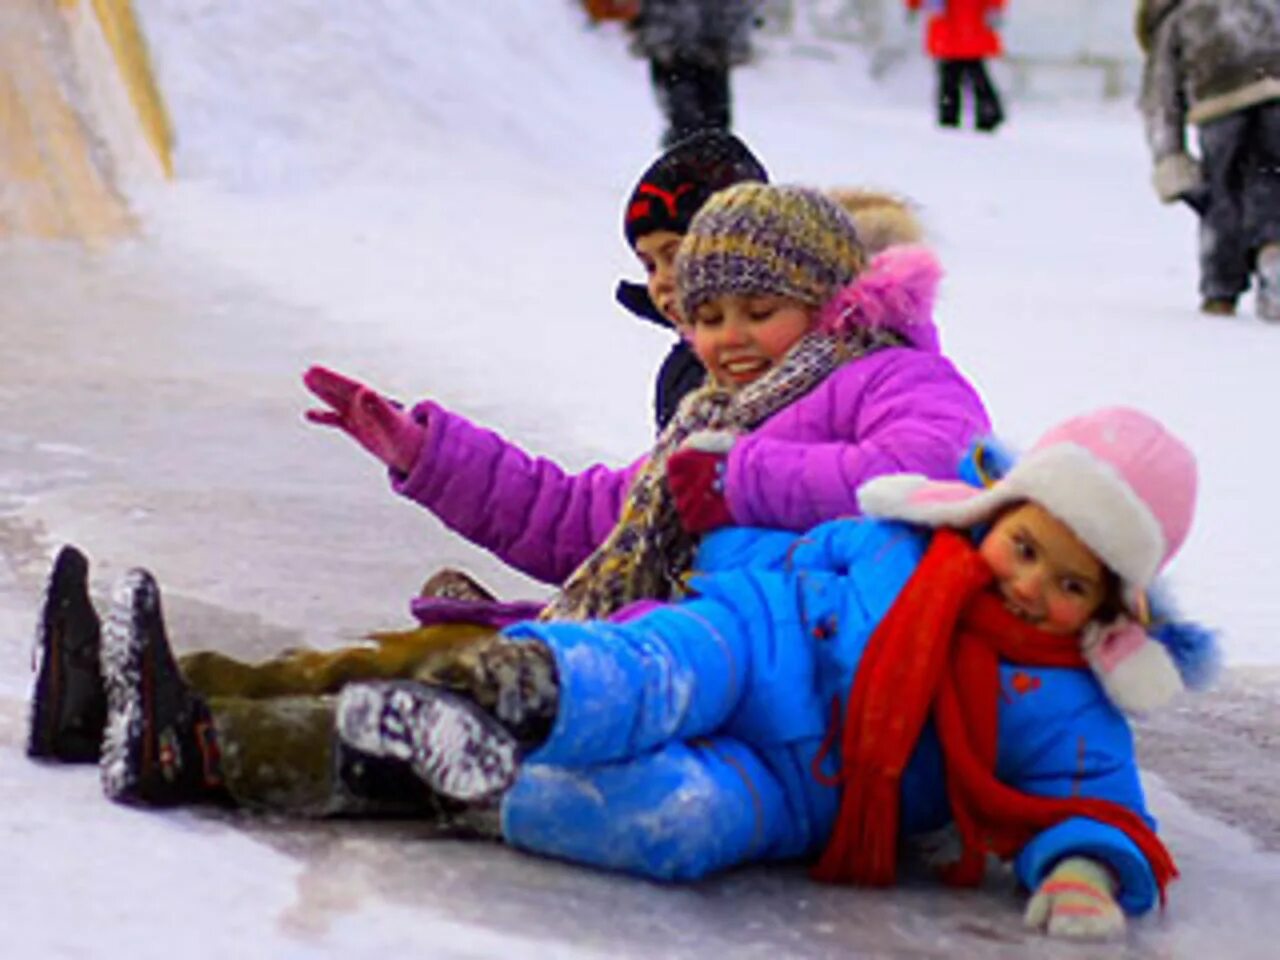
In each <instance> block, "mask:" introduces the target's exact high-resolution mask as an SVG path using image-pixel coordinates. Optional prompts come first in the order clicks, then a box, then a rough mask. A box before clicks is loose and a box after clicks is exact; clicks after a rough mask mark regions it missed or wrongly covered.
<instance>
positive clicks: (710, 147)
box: [616, 130, 769, 431]
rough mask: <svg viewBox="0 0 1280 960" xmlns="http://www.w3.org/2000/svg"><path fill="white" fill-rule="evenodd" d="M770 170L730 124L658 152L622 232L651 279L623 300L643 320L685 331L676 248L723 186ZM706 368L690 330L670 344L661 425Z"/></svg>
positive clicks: (625, 286) (657, 390) (660, 384)
mask: <svg viewBox="0 0 1280 960" xmlns="http://www.w3.org/2000/svg"><path fill="white" fill-rule="evenodd" d="M768 180H769V175H768V173H767V172H766V171H765V168H764V166H763V165H762V164H761V163H760V161H759V160H758V159H757V158H756V156H755V155H754V154H753V153H752V152H751V151H750V150H749V149H748V148H747V146H746V144H744V143H743V142H742V141H741V140H739V139H738V138H737V137H735V136H734V135H733V134H731V133H728V132H727V131H723V130H704V131H702V132H700V133H695V134H693V135H692V136H690V137H686V138H685V139H684V140H681V141H680V142H679V143H677V144H675V145H673V146H672V147H671V148H670V149H668V150H667V151H666V152H665V153H664V154H662V156H660V157H658V159H657V160H655V161H654V162H653V163H652V164H651V165H650V166H649V168H648V169H647V170H645V172H644V173H643V174H641V175H640V180H639V182H638V183H636V186H635V189H634V190H632V191H631V196H630V197H629V198H628V199H627V206H626V211H625V213H624V215H623V233H624V234H625V235H626V238H627V243H628V244H629V245H630V246H631V249H632V250H634V251H635V253H636V256H637V257H639V258H640V262H641V264H643V266H644V270H645V274H646V275H647V278H648V279H647V281H646V283H644V284H640V283H633V282H630V281H627V280H624V281H622V282H620V283H619V284H618V289H617V293H616V296H617V300H618V302H619V303H620V304H622V306H624V307H626V308H627V309H628V310H630V311H631V312H632V313H633V314H635V315H636V316H637V317H640V318H641V319H642V320H648V321H649V322H651V323H656V324H657V325H658V326H660V327H666V328H668V329H674V330H677V331H679V327H680V320H679V314H678V310H677V306H676V295H675V271H674V269H673V267H674V263H675V252H676V248H677V247H678V246H679V245H680V238H681V237H683V236H684V234H685V232H686V231H687V230H688V229H689V221H690V220H692V219H693V215H694V214H695V213H697V212H698V209H699V208H700V207H701V206H702V204H703V203H704V202H705V201H706V199H707V198H708V197H710V196H711V195H712V194H713V193H715V192H716V191H717V190H721V189H723V188H725V187H728V186H731V185H733V184H735V183H741V182H743V181H757V182H760V183H767V182H768ZM705 375H706V371H705V370H703V368H702V364H701V363H700V362H698V358H697V357H696V356H695V355H694V353H693V350H692V349H690V347H689V344H688V343H687V342H686V340H685V338H684V337H683V336H681V337H680V339H679V340H678V341H677V342H676V343H675V344H674V345H673V346H672V347H671V351H670V352H669V353H668V354H667V356H666V359H665V360H663V361H662V366H661V368H659V370H658V376H657V380H656V383H655V384H654V398H653V412H654V420H655V423H656V425H657V428H658V430H659V431H661V430H662V429H663V428H664V427H665V426H666V425H667V422H668V421H669V420H670V419H671V416H672V414H673V413H675V410H676V407H678V406H679V405H680V401H681V400H682V399H683V398H684V395H685V394H687V393H688V392H689V391H691V390H696V389H697V388H698V387H700V386H702V382H703V380H704V378H705Z"/></svg>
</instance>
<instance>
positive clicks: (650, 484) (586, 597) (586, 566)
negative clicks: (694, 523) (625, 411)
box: [539, 328, 902, 620]
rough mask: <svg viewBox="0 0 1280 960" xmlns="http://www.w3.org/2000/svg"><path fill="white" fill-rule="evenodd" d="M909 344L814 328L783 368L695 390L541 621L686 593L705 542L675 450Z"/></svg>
mask: <svg viewBox="0 0 1280 960" xmlns="http://www.w3.org/2000/svg"><path fill="white" fill-rule="evenodd" d="M901 343H902V340H901V338H900V336H899V335H898V334H896V333H891V332H887V331H880V330H867V329H863V328H858V329H855V330H853V331H851V332H849V333H846V334H842V335H840V336H839V337H834V336H832V335H831V334H827V333H811V334H809V335H808V336H806V337H804V338H803V339H802V340H800V342H799V343H797V344H796V345H795V346H794V347H792V348H791V350H790V351H789V352H788V353H787V355H786V356H785V357H783V358H782V360H781V361H780V362H779V363H778V365H777V366H776V367H774V368H773V369H771V370H770V371H769V372H768V373H766V374H765V375H764V376H762V377H761V378H760V379H758V380H756V381H754V382H752V383H749V384H747V385H746V386H745V387H743V388H742V389H741V390H737V391H730V390H726V389H724V388H723V387H717V386H714V385H711V384H708V385H707V386H704V387H701V388H699V389H698V390H695V391H693V392H692V393H690V394H689V395H688V396H687V397H685V399H684V400H683V401H681V403H680V406H679V408H678V409H677V411H676V414H675V416H674V417H672V418H671V422H670V423H669V424H668V425H667V428H666V429H665V430H664V431H663V432H662V434H661V435H660V436H659V437H658V440H657V443H656V445H655V446H654V448H653V453H652V454H650V456H649V459H648V460H647V461H646V462H645V464H644V466H642V467H641V468H640V471H639V473H637V474H636V478H635V481H634V482H633V483H632V485H631V490H630V491H629V492H628V494H627V499H626V502H625V503H624V504H623V506H622V515H621V516H620V517H619V519H618V523H617V526H615V527H614V528H613V531H612V532H611V533H610V534H609V536H608V537H607V538H606V539H605V541H604V543H602V544H601V545H600V546H599V547H597V548H596V550H595V552H594V553H592V554H591V556H589V557H588V558H587V559H586V560H585V561H583V563H582V564H581V565H580V566H579V567H578V569H577V570H575V571H574V572H573V573H572V574H570V576H569V578H568V579H567V580H565V582H564V585H563V586H562V588H561V590H560V593H559V594H558V595H557V596H556V598H555V599H554V600H552V601H551V603H549V604H548V605H547V606H546V608H545V609H543V611H542V613H541V614H540V617H539V619H542V620H591V619H602V618H605V617H608V616H610V615H611V614H613V613H616V612H617V611H619V610H621V609H622V608H623V607H625V606H627V605H628V604H630V603H633V602H635V601H636V600H671V599H675V598H677V597H680V596H682V595H683V594H684V590H685V588H684V577H685V574H687V573H688V571H689V569H690V567H691V565H692V562H693V556H694V552H695V551H696V549H697V545H698V541H697V538H696V537H694V536H692V535H690V534H688V533H686V532H685V530H684V528H683V527H682V526H681V525H680V517H679V515H678V514H677V513H676V508H675V502H674V501H673V499H672V497H671V493H670V491H669V490H668V489H667V459H668V458H669V457H670V456H671V454H672V453H674V452H675V451H676V450H677V449H679V447H680V445H681V444H682V443H684V441H685V440H687V439H688V438H689V436H690V435H691V434H694V433H696V432H698V431H700V430H730V431H735V432H738V433H746V432H749V431H751V430H753V429H755V428H756V427H757V426H759V425H760V424H761V423H762V422H763V421H765V420H767V419H768V418H769V417H771V416H772V415H773V414H775V413H777V412H778V411H779V410H782V409H783V408H784V407H786V406H788V405H789V404H791V403H793V402H795V401H796V400H798V399H799V398H800V397H802V396H804V395H805V394H806V393H808V392H809V391H810V390H812V389H813V388H814V387H816V386H818V384H820V383H822V381H823V380H825V379H826V378H827V377H828V376H830V375H831V373H832V372H833V371H834V370H836V369H837V368H838V367H839V366H841V365H842V364H844V363H847V362H849V361H850V360H853V359H856V358H857V357H861V356H865V355H866V354H868V353H872V352H874V351H875V350H879V349H881V348H883V347H889V346H897V345H900V344H901Z"/></svg>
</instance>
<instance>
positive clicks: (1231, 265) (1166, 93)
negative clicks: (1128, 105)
mask: <svg viewBox="0 0 1280 960" xmlns="http://www.w3.org/2000/svg"><path fill="white" fill-rule="evenodd" d="M1137 32H1138V42H1139V43H1140V44H1141V45H1142V48H1143V50H1144V51H1145V52H1146V55H1147V60H1146V68H1145V71H1144V73H1143V84H1142V100H1141V104H1142V113H1143V119H1144V121H1145V123H1146V132H1147V142H1148V144H1149V146H1150V148H1151V154H1152V159H1153V161H1154V163H1155V170H1154V173H1153V181H1154V184H1155V188H1156V192H1157V194H1159V196H1160V199H1161V200H1163V201H1164V202H1165V203H1173V202H1175V201H1178V200H1182V201H1184V202H1186V203H1188V204H1189V205H1190V206H1192V207H1193V208H1195V209H1196V210H1197V212H1199V214H1200V294H1201V296H1202V297H1203V300H1202V301H1201V310H1202V311H1203V312H1205V313H1209V314H1218V315H1230V314H1233V313H1235V310H1236V301H1237V300H1238V299H1239V297H1240V295H1241V294H1242V293H1244V292H1245V291H1246V290H1247V289H1248V288H1249V283H1250V274H1255V275H1256V277H1257V284H1258V299H1257V306H1256V310H1257V314H1258V316H1259V317H1260V318H1262V319H1264V320H1272V321H1280V5H1278V4H1277V3H1276V2H1275V0H1143V2H1142V3H1141V4H1140V5H1139V7H1138V16H1137ZM1188 124H1191V125H1194V126H1195V127H1197V128H1198V130H1199V141H1200V158H1199V161H1197V160H1196V159H1195V158H1193V157H1192V156H1191V154H1190V153H1189V152H1188V149H1187V143H1186V127H1187V125H1188Z"/></svg>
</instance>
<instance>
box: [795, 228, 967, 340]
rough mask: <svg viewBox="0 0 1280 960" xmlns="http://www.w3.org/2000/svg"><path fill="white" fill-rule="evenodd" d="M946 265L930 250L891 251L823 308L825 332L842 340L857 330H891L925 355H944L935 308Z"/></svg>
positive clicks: (820, 321) (904, 248)
mask: <svg viewBox="0 0 1280 960" xmlns="http://www.w3.org/2000/svg"><path fill="white" fill-rule="evenodd" d="M941 280H942V265H941V264H940V263H939V262H938V258H937V257H936V256H934V254H933V252H932V251H930V250H929V249H928V248H927V247H922V246H915V245H906V246H897V247H890V248H889V249H887V250H882V251H881V252H880V253H878V254H876V255H875V256H874V257H872V259H871V262H870V263H869V264H867V268H866V269H865V270H863V271H862V273H861V274H859V275H858V278H857V279H856V280H854V281H853V283H851V284H849V285H848V286H847V287H845V288H844V289H843V290H841V291H840V292H839V293H837V294H836V295H835V296H834V297H832V298H831V299H830V300H829V301H828V302H827V304H826V305H825V306H824V307H823V308H822V312H821V313H820V314H819V318H818V324H819V326H820V328H821V329H823V330H827V331H830V332H831V333H835V334H840V333H845V332H848V331H849V330H852V329H853V328H855V327H865V328H867V329H870V330H890V331H893V332H894V333H897V334H900V335H901V336H902V337H904V338H905V339H906V341H907V343H908V344H909V345H910V346H912V347H915V348H916V349H919V350H928V351H930V352H932V353H937V352H939V351H940V349H941V348H940V346H939V343H938V328H937V327H936V326H934V323H933V303H934V300H935V299H936V298H937V294H938V284H939V282H940V281H941Z"/></svg>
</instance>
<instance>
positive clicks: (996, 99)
mask: <svg viewBox="0 0 1280 960" xmlns="http://www.w3.org/2000/svg"><path fill="white" fill-rule="evenodd" d="M964 67H965V71H966V73H967V74H968V77H969V85H970V87H971V88H972V89H973V96H974V102H975V106H974V125H975V126H976V127H977V128H978V129H979V130H983V131H986V132H990V131H993V130H995V129H996V127H998V126H1000V124H1002V123H1004V105H1003V104H1002V103H1001V102H1000V94H999V92H998V91H997V90H996V86H995V84H994V83H992V82H991V75H990V74H989V73H988V72H987V64H986V61H984V60H968V61H965V64H964Z"/></svg>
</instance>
